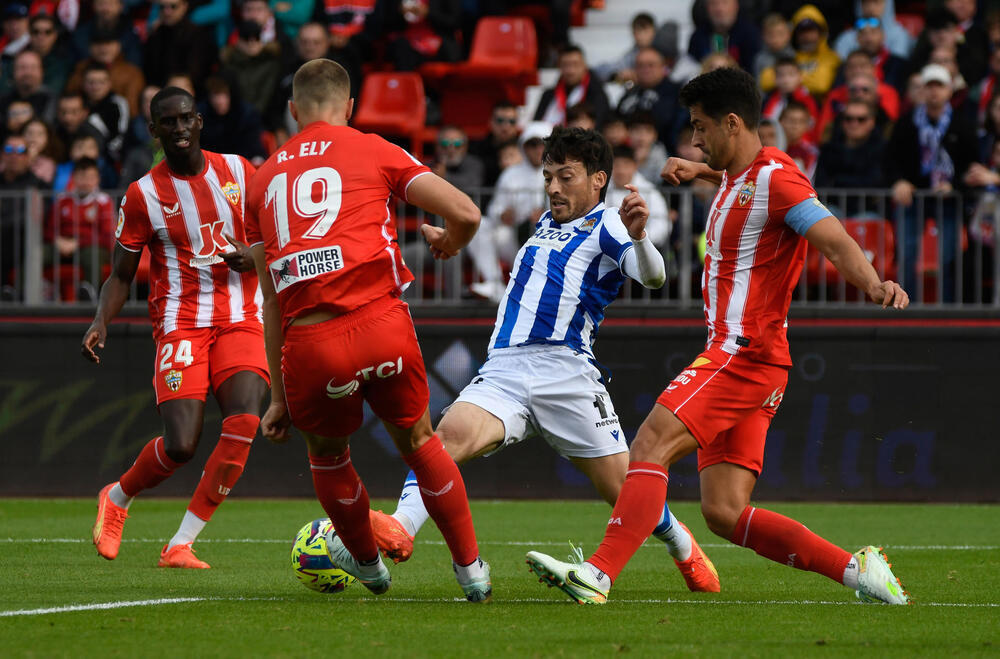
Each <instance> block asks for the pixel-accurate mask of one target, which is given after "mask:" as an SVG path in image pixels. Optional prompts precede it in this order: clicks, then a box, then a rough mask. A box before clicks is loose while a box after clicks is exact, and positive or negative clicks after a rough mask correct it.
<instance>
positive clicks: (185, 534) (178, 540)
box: [167, 510, 208, 549]
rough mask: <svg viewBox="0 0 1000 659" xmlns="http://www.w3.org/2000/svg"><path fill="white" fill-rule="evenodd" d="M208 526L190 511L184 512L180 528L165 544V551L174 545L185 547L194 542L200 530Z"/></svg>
mask: <svg viewBox="0 0 1000 659" xmlns="http://www.w3.org/2000/svg"><path fill="white" fill-rule="evenodd" d="M206 524H208V522H206V521H205V520H203V519H202V518H200V517H198V516H197V515H195V514H194V513H193V512H191V511H190V510H187V511H185V512H184V519H182V520H181V527H180V528H179V529H177V533H175V534H174V537H172V538H170V542H169V543H167V549H170V548H172V547H174V546H175V545H186V544H189V543H192V542H194V541H195V539H196V538H197V537H198V534H199V533H201V530H202V529H203V528H205V525H206Z"/></svg>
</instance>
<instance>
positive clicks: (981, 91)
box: [976, 47, 1000, 127]
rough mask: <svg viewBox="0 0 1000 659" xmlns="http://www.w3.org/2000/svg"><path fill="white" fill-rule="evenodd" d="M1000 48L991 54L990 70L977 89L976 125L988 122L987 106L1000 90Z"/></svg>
mask: <svg viewBox="0 0 1000 659" xmlns="http://www.w3.org/2000/svg"><path fill="white" fill-rule="evenodd" d="M998 81H1000V47H998V48H997V49H996V50H994V51H993V52H992V53H990V68H989V71H988V73H987V74H986V76H985V77H984V78H983V79H982V80H981V81H980V82H979V86H978V87H977V88H976V124H977V125H978V126H980V127H981V126H982V125H983V122H984V121H985V120H986V113H987V106H988V105H989V103H990V101H991V100H992V99H993V96H994V94H996V93H997V91H998V90H1000V86H998V85H997V82H998Z"/></svg>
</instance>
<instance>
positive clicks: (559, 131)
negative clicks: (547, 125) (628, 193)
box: [542, 126, 614, 201]
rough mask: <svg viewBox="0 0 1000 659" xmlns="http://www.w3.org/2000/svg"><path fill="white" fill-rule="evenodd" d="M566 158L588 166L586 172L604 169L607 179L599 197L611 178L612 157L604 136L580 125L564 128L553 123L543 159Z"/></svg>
mask: <svg viewBox="0 0 1000 659" xmlns="http://www.w3.org/2000/svg"><path fill="white" fill-rule="evenodd" d="M568 160H578V161H579V162H581V163H583V166H584V167H585V168H586V169H587V175H588V176H590V175H592V174H596V173H597V172H604V173H605V175H607V181H606V182H605V183H604V187H603V188H601V200H602V201H603V200H604V194H605V193H606V192H607V190H608V183H610V182H611V168H612V165H613V163H614V158H613V156H612V155H611V145H610V144H608V141H607V140H606V139H604V136H603V135H601V134H600V133H598V132H597V131H594V130H584V129H583V128H567V127H566V126H556V127H555V128H553V129H552V134H551V135H549V136H548V137H546V138H545V151H543V152H542V162H551V163H564V162H566V161H568Z"/></svg>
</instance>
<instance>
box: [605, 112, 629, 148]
mask: <svg viewBox="0 0 1000 659" xmlns="http://www.w3.org/2000/svg"><path fill="white" fill-rule="evenodd" d="M601 135H603V136H604V139H606V140H607V141H608V144H610V145H611V146H612V148H614V147H616V146H622V145H623V144H624V145H627V144H628V125H626V123H625V118H624V117H623V116H622V115H620V114H618V113H617V112H612V113H611V114H609V115H608V118H607V119H605V120H604V123H603V124H601Z"/></svg>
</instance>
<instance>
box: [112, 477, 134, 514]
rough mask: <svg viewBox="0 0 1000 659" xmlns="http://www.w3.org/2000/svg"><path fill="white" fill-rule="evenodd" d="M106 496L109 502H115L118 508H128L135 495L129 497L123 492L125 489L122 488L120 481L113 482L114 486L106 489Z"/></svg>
mask: <svg viewBox="0 0 1000 659" xmlns="http://www.w3.org/2000/svg"><path fill="white" fill-rule="evenodd" d="M108 498H109V499H111V503H113V504H115V505H116V506H118V507H119V508H126V509H127V508H128V507H129V506H130V505H132V500H133V499H135V497H130V496H129V495H127V494H125V490H123V489H122V486H121V484H120V483H115V485H114V487H112V488H111V489H110V490H108Z"/></svg>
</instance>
